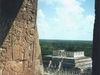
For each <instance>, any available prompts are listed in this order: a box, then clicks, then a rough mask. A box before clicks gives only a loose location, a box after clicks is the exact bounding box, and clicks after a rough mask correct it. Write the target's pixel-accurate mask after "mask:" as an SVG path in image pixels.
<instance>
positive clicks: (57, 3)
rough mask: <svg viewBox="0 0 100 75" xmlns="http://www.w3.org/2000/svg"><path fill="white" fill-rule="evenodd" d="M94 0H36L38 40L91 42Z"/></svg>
mask: <svg viewBox="0 0 100 75" xmlns="http://www.w3.org/2000/svg"><path fill="white" fill-rule="evenodd" d="M94 3H95V2H94V0H38V12H37V27H38V33H39V39H56V40H92V39H93V26H94V17H95V15H94Z"/></svg>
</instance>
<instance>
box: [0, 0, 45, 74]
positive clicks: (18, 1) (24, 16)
mask: <svg viewBox="0 0 100 75" xmlns="http://www.w3.org/2000/svg"><path fill="white" fill-rule="evenodd" d="M36 17H37V0H0V75H43V65H42V58H41V51H40V45H39V40H38V32H37V26H36Z"/></svg>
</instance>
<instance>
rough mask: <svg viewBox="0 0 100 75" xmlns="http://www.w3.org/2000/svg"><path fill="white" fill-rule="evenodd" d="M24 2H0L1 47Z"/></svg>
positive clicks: (20, 0)
mask: <svg viewBox="0 0 100 75" xmlns="http://www.w3.org/2000/svg"><path fill="white" fill-rule="evenodd" d="M23 1H24V0H1V1H0V47H1V46H2V44H3V42H4V40H5V38H6V36H7V34H8V33H9V30H10V28H11V26H12V23H13V21H14V20H15V18H16V16H17V14H18V12H19V10H20V8H21V5H22V3H23Z"/></svg>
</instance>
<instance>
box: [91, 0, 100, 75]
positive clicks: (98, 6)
mask: <svg viewBox="0 0 100 75" xmlns="http://www.w3.org/2000/svg"><path fill="white" fill-rule="evenodd" d="M92 59H93V64H92V65H93V68H92V74H93V75H100V0H95V23H94V34H93V52H92Z"/></svg>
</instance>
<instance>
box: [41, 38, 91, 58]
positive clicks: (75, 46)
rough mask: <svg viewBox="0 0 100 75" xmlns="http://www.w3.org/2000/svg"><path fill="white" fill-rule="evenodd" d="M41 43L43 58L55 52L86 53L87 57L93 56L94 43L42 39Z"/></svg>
mask: <svg viewBox="0 0 100 75" xmlns="http://www.w3.org/2000/svg"><path fill="white" fill-rule="evenodd" d="M39 42H40V46H41V51H42V56H44V55H51V54H52V51H53V50H66V51H84V52H85V55H86V56H89V57H91V56H92V41H80V40H44V39H40V40H39Z"/></svg>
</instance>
